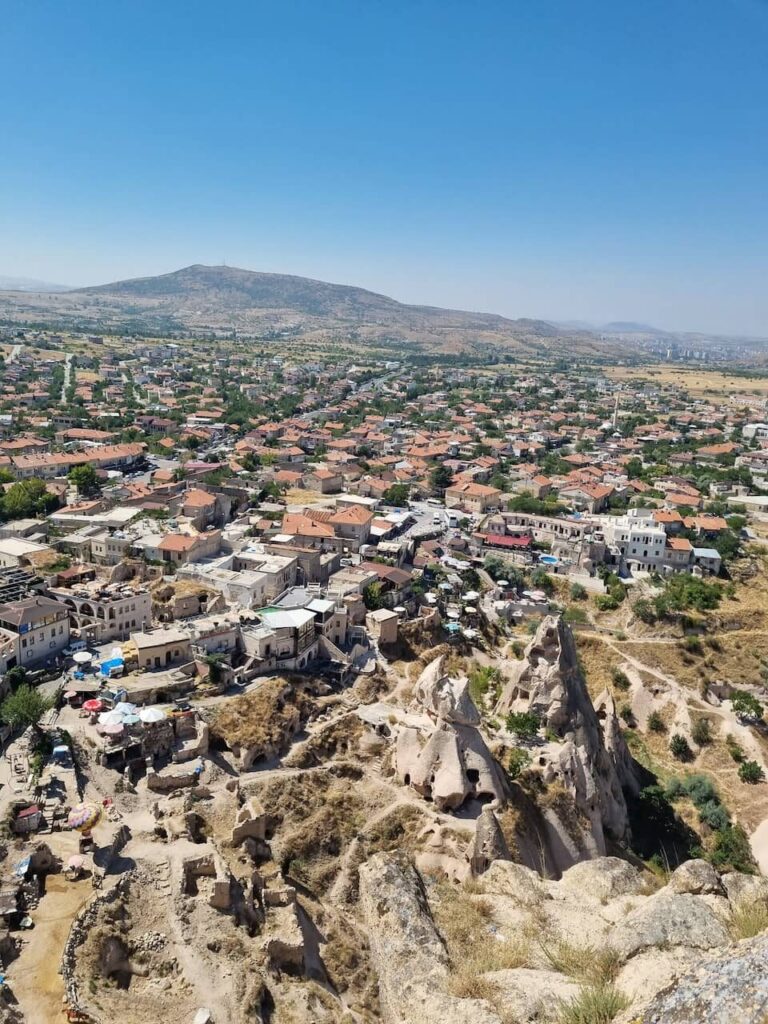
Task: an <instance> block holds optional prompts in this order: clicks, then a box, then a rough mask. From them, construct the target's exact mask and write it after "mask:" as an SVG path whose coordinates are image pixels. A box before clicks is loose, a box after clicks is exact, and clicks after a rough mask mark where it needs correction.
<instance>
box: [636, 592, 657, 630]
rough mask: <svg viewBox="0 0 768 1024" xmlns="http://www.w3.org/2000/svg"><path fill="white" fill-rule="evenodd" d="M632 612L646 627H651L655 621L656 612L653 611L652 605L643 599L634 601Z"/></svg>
mask: <svg viewBox="0 0 768 1024" xmlns="http://www.w3.org/2000/svg"><path fill="white" fill-rule="evenodd" d="M632 610H633V611H634V613H635V615H636V616H637V617H638V619H640V621H641V622H645V623H646V625H649V626H652V625H653V623H654V622H655V621H656V612H655V611H654V609H653V605H652V604H651V602H650V601H648V600H646V598H644V597H641V598H640V600H639V601H635V603H634V604H633V605H632Z"/></svg>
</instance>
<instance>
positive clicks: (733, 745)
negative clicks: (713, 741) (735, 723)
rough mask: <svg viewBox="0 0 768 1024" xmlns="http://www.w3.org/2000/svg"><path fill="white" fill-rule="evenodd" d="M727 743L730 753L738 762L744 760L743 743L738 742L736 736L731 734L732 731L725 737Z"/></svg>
mask: <svg viewBox="0 0 768 1024" xmlns="http://www.w3.org/2000/svg"><path fill="white" fill-rule="evenodd" d="M725 745H726V747H727V749H728V753H729V754H730V755H731V757H732V758H733V760H734V761H735V762H736V764H741V762H742V761H743V760H744V750H743V749H742V747H741V744H740V743H739V742H738V740H737V739H736V737H735V736H731V734H730V733H728V735H727V736H726V737H725Z"/></svg>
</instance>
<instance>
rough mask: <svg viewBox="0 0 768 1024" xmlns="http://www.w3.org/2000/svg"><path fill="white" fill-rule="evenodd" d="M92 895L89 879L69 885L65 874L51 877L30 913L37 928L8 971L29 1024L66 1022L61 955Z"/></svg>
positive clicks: (29, 936)
mask: <svg viewBox="0 0 768 1024" xmlns="http://www.w3.org/2000/svg"><path fill="white" fill-rule="evenodd" d="M92 895H93V886H92V884H91V880H90V878H85V879H82V880H81V881H79V882H68V881H67V880H66V879H65V878H64V876H63V875H50V876H49V877H48V880H47V886H46V893H45V896H44V897H43V898H42V899H41V900H40V905H39V906H38V908H37V910H35V911H34V912H33V913H32V914H31V917H32V920H33V921H34V922H35V927H34V929H33V930H32V931H31V932H27V933H25V944H24V947H23V949H22V951H21V954H20V956H19V958H18V959H17V960H14V961H13V963H12V964H11V965H10V968H9V970H8V979H9V985H10V988H11V991H12V992H13V994H14V995H15V996H16V998H17V999H18V1001H19V1006H20V1008H21V1010H22V1012H23V1013H24V1020H25V1021H26V1022H27V1024H53V1022H55V1021H57V1020H63V1016H62V999H63V997H64V981H63V979H62V977H61V975H60V974H59V965H60V964H61V955H62V953H63V952H64V945H65V943H66V941H67V936H68V935H69V929H70V928H71V926H72V922H73V921H74V919H75V917H76V916H77V914H78V912H79V911H80V909H81V907H83V906H84V905H85V904H86V903H87V901H88V900H89V899H90V898H91V896H92Z"/></svg>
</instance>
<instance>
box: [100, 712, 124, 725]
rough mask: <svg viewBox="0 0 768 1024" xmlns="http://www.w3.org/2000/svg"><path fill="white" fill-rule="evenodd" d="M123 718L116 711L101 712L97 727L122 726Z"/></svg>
mask: <svg viewBox="0 0 768 1024" xmlns="http://www.w3.org/2000/svg"><path fill="white" fill-rule="evenodd" d="M122 724H123V716H122V715H121V714H119V712H117V711H116V710H114V709H113V710H112V711H102V713H101V714H100V715H99V725H122Z"/></svg>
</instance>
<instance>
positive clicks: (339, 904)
mask: <svg viewBox="0 0 768 1024" xmlns="http://www.w3.org/2000/svg"><path fill="white" fill-rule="evenodd" d="M457 659H458V660H457ZM466 663H467V659H466V657H465V656H463V655H459V654H458V653H457V652H456V651H455V650H454V649H450V648H435V649H432V650H430V651H427V652H425V653H424V654H423V655H422V657H421V659H420V660H419V661H417V662H414V663H413V665H412V668H413V669H414V670H415V671H414V672H412V673H411V678H410V680H409V679H408V675H407V674H406V675H405V676H404V675H402V673H400V672H399V670H395V669H393V668H392V667H391V666H390V667H389V668H387V669H386V671H381V670H380V672H379V674H378V675H377V676H375V677H373V678H366V679H363V678H362V677H361V678H360V679H359V680H358V682H357V683H356V684H355V685H354V686H353V687H352V688H351V689H347V690H345V691H343V692H342V693H341V694H335V695H334V694H325V695H323V693H322V692H321V690H318V689H317V688H316V687H314V688H313V687H312V686H308V685H306V683H305V682H304V683H302V684H296V683H293V682H291V681H290V680H282V681H275V683H274V684H273V683H265V684H264V687H263V692H262V693H261V694H260V696H259V698H258V700H257V699H255V698H254V699H253V700H252V701H248V700H246V699H245V698H241V699H239V700H240V703H237V700H235V702H227V701H225V702H224V704H223V705H222V710H221V711H220V712H219V713H218V714H212V715H211V716H210V718H211V732H212V736H213V743H212V745H211V748H210V750H209V752H208V754H207V755H206V756H204V757H203V758H202V762H201V763H202V771H201V772H200V773H199V774H198V775H197V776H192V775H191V774H189V773H187V774H183V773H181V774H176V775H171V776H167V777H165V781H164V783H163V786H162V787H161V789H159V790H158V789H156V790H155V791H154V792H151V791H149V790H148V789H147V788H146V780H141V781H140V782H139V783H138V784H137V785H136V786H135V787H133V786H128V787H126V788H124V790H123V791H122V792H119V793H118V794H117V796H116V797H115V807H116V811H117V814H118V816H119V818H120V820H121V821H122V823H123V826H122V827H123V829H124V831H121V833H120V836H119V838H120V842H119V843H116V844H115V851H116V852H115V854H114V857H113V863H112V865H111V866H110V867H109V868H108V871H107V874H106V876H105V878H104V885H103V887H102V888H101V890H99V891H97V892H96V893H95V895H94V896H93V898H91V899H90V900H88V901H87V902H86V903H85V905H84V906H83V909H82V910H81V911H80V913H79V915H78V916H77V918H76V919H75V922H74V925H73V927H72V930H71V932H70V934H69V938H68V940H67V942H66V946H65V950H64V956H63V962H62V972H63V976H64V981H65V988H66V994H67V999H68V1005H69V1006H70V1008H71V1009H72V1010H73V1012H76V1013H79V1014H80V1015H81V1016H80V1017H78V1018H73V1019H82V1020H85V1021H90V1022H98V1024H110V1022H112V1021H116V1020H120V1021H122V1022H124V1024H149V1022H150V1021H156V1020H158V1019H163V1020H164V1021H166V1022H167V1024H191V1022H193V1021H196V1022H197V1021H199V1022H202V1021H212V1022H219V1024H221V1022H225V1021H226V1022H228V1024H247V1022H250V1021H260V1022H262V1024H266V1022H274V1024H293V1022H296V1024H299V1022H304V1021H315V1022H317V1024H374V1022H377V1021H381V1022H384V1024H416V1022H418V1024H432V1022H434V1024H437V1022H444V1021H446V1020H450V1021H452V1022H454V1021H455V1022H459V1024H523V1022H533V1021H538V1022H551V1024H606V1022H608V1021H611V1020H615V1021H616V1022H618V1024H636V1022H643V1024H694V1022H696V1024H698V1022H700V1021H703V1020H707V1021H715V1022H720V1021H722V1022H725V1021H729V1022H731V1021H736V1020H738V1021H740V1022H741V1021H744V1022H754V1024H757V1022H758V1021H764V1019H765V1012H766V1009H768V967H766V962H767V961H766V958H765V956H764V953H765V944H766V942H768V938H766V937H765V936H763V935H762V934H761V933H762V932H763V930H764V929H765V928H766V927H768V881H766V880H765V879H764V878H763V877H762V876H759V875H757V874H754V875H750V874H745V873H743V872H738V871H734V870H732V869H731V868H729V867H728V866H727V865H726V866H724V867H721V868H719V869H716V868H715V867H714V866H713V865H712V864H711V863H710V862H709V861H708V860H706V859H702V858H694V859H689V860H686V861H684V862H682V863H681V864H679V866H677V867H675V868H674V869H673V870H672V869H671V866H670V868H668V869H667V870H649V868H648V866H646V864H644V863H643V862H642V861H641V860H640V859H639V858H638V857H637V856H635V855H634V853H633V852H632V828H633V820H632V814H631V812H630V808H631V806H632V804H633V800H635V799H636V796H637V793H638V791H639V788H640V786H641V784H642V778H643V770H642V769H641V768H640V766H639V765H637V764H636V763H635V761H634V760H633V758H632V757H631V755H630V753H629V751H628V749H627V747H626V746H625V744H624V741H623V738H622V733H621V730H620V729H619V727H618V720H617V717H616V711H615V708H614V706H613V702H612V699H611V698H610V696H609V695H608V694H604V695H602V696H601V698H600V699H598V700H596V701H595V702H594V703H593V701H592V700H591V699H590V697H589V693H588V690H587V687H586V684H585V681H584V677H583V674H582V672H581V669H580V667H579V664H578V659H577V657H576V648H575V645H574V641H573V637H572V635H571V632H570V629H569V628H568V626H567V625H565V623H564V622H563V620H562V619H560V618H557V617H549V618H546V619H544V620H543V621H542V623H541V625H540V626H539V628H538V630H537V632H536V633H535V635H534V636H533V637H532V638H531V640H530V643H529V644H528V646H527V648H526V650H525V651H524V653H523V656H522V658H520V659H518V660H515V661H514V662H507V661H506V660H505V659H504V658H503V657H501V656H499V664H500V665H502V666H503V670H504V671H503V672H502V673H500V682H499V685H498V687H497V689H496V691H495V692H494V694H493V695H492V699H491V700H490V701H488V700H486V701H484V702H481V703H482V706H481V707H478V704H477V703H476V702H475V701H474V700H473V698H472V696H471V694H470V687H469V683H468V679H467V677H466V676H465V675H463V674H462V672H461V671H458V670H456V668H455V667H456V665H460V664H466ZM469 663H470V664H471V663H472V655H471V654H470V656H469ZM278 683H279V685H278ZM257 692H258V691H257ZM489 703H490V704H491V705H492V706H491V707H490V708H489V707H487V706H486V705H488V704H489ZM251 704H253V706H252V707H251ZM508 714H511V715H513V716H514V715H515V714H517V715H520V714H523V715H525V714H530V715H534V716H536V720H537V721H538V723H539V725H538V729H537V732H536V734H535V735H529V736H528V738H527V739H525V740H523V739H522V738H521V737H520V736H519V735H517V736H516V735H515V734H514V732H510V723H515V722H516V721H518V720H517V719H515V718H514V717H513V718H512V719H507V718H505V717H504V716H506V715H508ZM266 717H269V718H270V726H269V728H264V727H263V726H264V724H265V723H264V719H265V718H266ZM502 719H503V721H502ZM259 721H261V722H262V727H261V728H259V727H258V722H259ZM281 729H282V734H281V735H278V733H280V730H281ZM520 744H522V745H524V746H526V748H527V750H528V753H529V757H530V762H529V767H528V769H527V770H526V772H525V773H523V774H522V775H520V774H517V775H516V774H515V773H514V772H510V771H509V769H508V759H509V753H510V751H511V750H514V749H519V745H520ZM516 745H517V746H516ZM157 785H158V783H155V786H157ZM7 1014H8V1015H7V1016H6V1018H0V1019H7V1020H8V1021H9V1022H11V1024H16V1022H17V1021H20V1020H23V1017H21V1016H20V1015H19V1014H18V1013H17V1011H16V1009H14V1008H13V1007H12V1006H9V1007H8V1008H7ZM14 1014H16V1015H15V1016H14Z"/></svg>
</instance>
